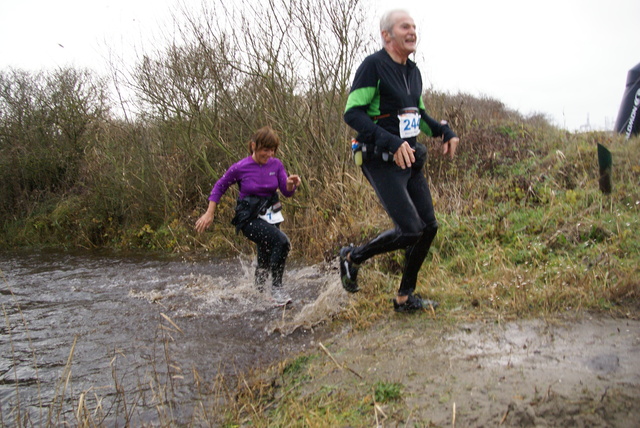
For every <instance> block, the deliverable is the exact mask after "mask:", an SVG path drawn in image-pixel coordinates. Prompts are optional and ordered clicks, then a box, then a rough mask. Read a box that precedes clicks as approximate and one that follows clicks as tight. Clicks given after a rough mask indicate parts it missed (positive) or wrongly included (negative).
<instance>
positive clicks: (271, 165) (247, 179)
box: [209, 156, 296, 204]
mask: <svg viewBox="0 0 640 428" xmlns="http://www.w3.org/2000/svg"><path fill="white" fill-rule="evenodd" d="M233 183H238V187H239V189H240V194H239V195H238V198H239V199H242V198H244V197H245V196H248V195H253V196H260V197H267V198H268V197H270V196H272V195H273V194H274V193H275V192H276V191H277V190H278V189H280V193H282V194H283V195H284V196H286V197H290V196H292V195H293V194H294V193H295V191H296V189H295V188H294V189H293V190H292V191H288V190H287V171H286V170H285V169H284V165H283V164H282V162H281V161H280V159H278V158H270V159H269V160H268V161H267V163H266V164H264V165H260V164H259V163H258V162H256V161H254V160H253V158H252V157H251V156H248V157H246V158H244V159H241V160H239V161H238V162H236V163H234V164H233V165H231V166H230V167H229V169H228V170H227V171H226V172H225V173H224V175H223V176H222V177H220V179H219V180H218V181H216V184H215V185H214V186H213V189H211V194H210V195H209V200H210V201H213V202H215V203H216V204H218V203H220V199H221V198H222V195H224V193H225V192H226V191H227V189H229V187H230V186H231V185H232V184H233Z"/></svg>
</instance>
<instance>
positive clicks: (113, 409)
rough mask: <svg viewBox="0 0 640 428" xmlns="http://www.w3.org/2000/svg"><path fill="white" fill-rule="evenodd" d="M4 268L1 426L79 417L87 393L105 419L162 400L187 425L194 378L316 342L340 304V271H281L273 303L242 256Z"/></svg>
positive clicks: (92, 257)
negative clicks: (280, 291) (284, 296)
mask: <svg viewBox="0 0 640 428" xmlns="http://www.w3.org/2000/svg"><path fill="white" fill-rule="evenodd" d="M0 270H1V274H0V298H1V302H2V310H3V313H2V316H3V322H1V323H0V405H1V408H0V410H1V413H0V417H1V418H2V421H0V424H2V422H4V423H8V422H11V421H12V420H15V417H16V415H22V417H24V415H28V417H29V418H30V420H32V421H33V422H35V423H36V424H37V423H39V422H41V421H42V420H50V419H48V418H51V413H48V412H49V410H51V409H55V411H54V412H53V414H54V417H57V418H58V419H57V420H58V421H59V420H66V421H69V420H74V414H73V412H74V410H75V409H76V408H77V404H78V402H79V401H78V400H80V399H81V398H82V397H85V400H86V402H87V406H88V407H89V408H90V409H91V410H92V411H95V409H96V408H99V409H98V410H99V412H96V414H99V415H102V416H101V417H104V418H105V421H106V422H107V424H108V425H109V422H113V423H114V424H118V423H119V422H122V421H124V420H125V419H126V418H125V417H124V416H123V415H124V413H125V412H126V410H125V408H124V406H125V405H128V406H129V411H131V408H135V412H134V414H135V415H137V416H136V417H135V418H133V419H134V421H135V419H136V418H138V420H148V421H153V420H157V418H158V414H157V412H158V410H157V406H156V404H157V402H158V401H159V400H161V399H162V400H168V401H171V402H172V403H173V405H174V406H175V408H174V409H173V412H174V413H173V414H172V415H171V418H172V419H175V420H178V421H180V420H188V419H189V418H190V417H192V415H190V411H189V410H184V409H190V408H193V407H194V406H192V405H191V404H192V403H193V402H194V400H196V399H197V397H198V396H199V395H200V394H202V393H203V391H202V388H200V389H199V390H197V389H198V388H196V386H195V385H196V384H198V385H200V386H201V387H202V386H203V385H211V384H212V383H214V380H215V379H216V376H217V375H218V374H224V375H226V376H233V374H235V373H238V372H239V371H243V370H246V369H248V368H252V367H257V366H260V365H266V364H269V363H272V362H274V361H276V360H278V359H281V358H283V357H287V356H289V355H292V354H294V353H295V352H297V351H300V350H304V349H305V348H306V347H309V346H315V345H316V342H317V341H318V340H320V339H321V336H322V324H323V322H324V321H326V320H327V319H330V318H331V316H333V315H334V314H335V313H337V312H338V311H340V310H341V307H342V305H343V304H344V293H340V287H339V284H338V283H337V280H335V278H337V275H336V274H335V272H332V271H330V269H328V268H323V267H317V266H316V267H303V268H301V267H298V268H295V267H293V268H292V267H288V268H287V272H286V274H285V287H286V288H287V289H288V291H289V294H290V295H291V297H292V298H293V300H294V304H293V306H291V307H288V308H287V309H283V308H279V307H276V306H275V305H274V304H273V302H272V301H271V300H270V299H269V298H268V293H267V295H264V294H261V293H259V292H258V291H257V290H256V289H255V288H254V286H253V267H252V266H251V260H250V259H249V258H240V259H234V260H227V261H224V260H212V259H201V260H186V259H184V258H152V257H149V256H126V257H123V256H111V255H96V254H87V253H84V254H59V253H28V254H15V253H11V254H7V253H4V254H0ZM196 379H197V380H198V381H199V383H198V382H196V381H195V380H196ZM208 388H209V389H208V391H210V390H211V388H210V387H208ZM89 398H91V399H92V400H93V401H92V402H91V403H89ZM115 403H120V404H115ZM123 403H124V404H123Z"/></svg>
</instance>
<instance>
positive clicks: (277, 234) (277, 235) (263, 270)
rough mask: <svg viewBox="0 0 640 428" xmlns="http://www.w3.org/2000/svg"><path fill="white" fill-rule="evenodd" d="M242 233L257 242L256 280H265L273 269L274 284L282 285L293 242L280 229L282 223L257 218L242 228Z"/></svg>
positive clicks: (276, 285) (275, 285)
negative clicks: (272, 222)
mask: <svg viewBox="0 0 640 428" xmlns="http://www.w3.org/2000/svg"><path fill="white" fill-rule="evenodd" d="M242 233H243V234H244V236H246V237H247V238H249V239H250V240H251V241H253V242H255V243H256V246H257V249H258V266H257V267H256V282H261V281H262V282H264V280H266V274H267V273H268V272H269V271H271V278H272V281H273V286H274V287H281V286H282V276H283V274H284V265H285V263H286V261H287V256H288V255H289V250H290V249H291V243H290V242H289V238H288V237H287V235H285V234H284V232H282V231H281V230H280V224H271V223H267V222H266V221H264V220H262V219H260V218H256V219H255V220H251V221H250V222H249V223H247V224H246V225H245V226H244V227H243V228H242ZM258 285H262V284H258Z"/></svg>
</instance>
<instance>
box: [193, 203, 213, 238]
mask: <svg viewBox="0 0 640 428" xmlns="http://www.w3.org/2000/svg"><path fill="white" fill-rule="evenodd" d="M216 205H217V204H216V203H215V202H213V201H209V208H207V212H205V213H204V214H202V216H201V217H200V218H199V219H198V220H197V221H196V232H198V233H202V232H204V231H205V230H206V229H207V228H209V226H211V224H212V223H213V218H214V216H215V213H216Z"/></svg>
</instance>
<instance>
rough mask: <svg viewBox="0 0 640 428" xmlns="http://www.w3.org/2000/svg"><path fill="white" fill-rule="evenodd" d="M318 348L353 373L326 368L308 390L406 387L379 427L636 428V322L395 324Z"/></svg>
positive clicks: (405, 320)
mask: <svg viewBox="0 0 640 428" xmlns="http://www.w3.org/2000/svg"><path fill="white" fill-rule="evenodd" d="M325 346H327V348H328V349H329V352H330V353H331V355H332V356H333V357H334V358H335V359H336V360H337V361H338V362H339V363H340V364H345V366H346V367H348V368H349V369H350V370H338V369H336V365H335V363H331V362H330V361H327V362H326V365H325V366H324V367H323V368H322V369H320V372H321V373H317V376H315V381H314V384H315V387H317V384H318V383H319V382H321V383H323V384H332V385H335V387H336V388H345V389H346V390H350V393H353V394H360V393H362V394H363V395H364V394H367V393H368V394H370V392H371V390H370V385H373V384H374V383H376V382H379V381H383V382H395V383H399V384H401V385H402V386H403V392H402V399H401V402H400V403H398V402H396V403H390V404H386V405H382V406H381V409H380V410H381V411H382V412H381V413H380V414H379V415H377V416H378V418H379V421H380V422H381V423H382V425H383V426H437V427H451V426H458V427H484V426H490V427H496V426H506V427H545V426H548V427H561V426H562V427H564V426H575V427H583V426H584V427H636V426H638V425H637V424H638V421H640V407H639V406H638V405H637V403H638V402H639V400H640V322H639V321H636V320H628V319H622V320H621V319H612V318H606V317H601V316H599V317H596V316H582V317H580V318H579V319H571V320H569V319H554V320H540V319H536V320H520V321H512V322H504V323H502V322H496V321H491V322H486V321H485V322H473V323H464V324H458V325H456V326H442V325H439V324H438V322H436V320H433V319H429V316H428V315H426V314H420V315H416V316H409V317H407V316H392V317H391V319H390V320H386V321H385V322H384V323H382V324H381V325H379V326H377V327H376V328H373V329H370V330H368V331H366V332H358V333H348V334H344V335H342V336H341V337H338V338H336V339H335V341H333V342H332V343H329V344H325ZM327 360H328V358H327ZM354 373H357V375H359V376H361V378H358V377H357V376H356V375H354ZM311 388H313V387H311ZM367 388H369V389H368V390H367Z"/></svg>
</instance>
